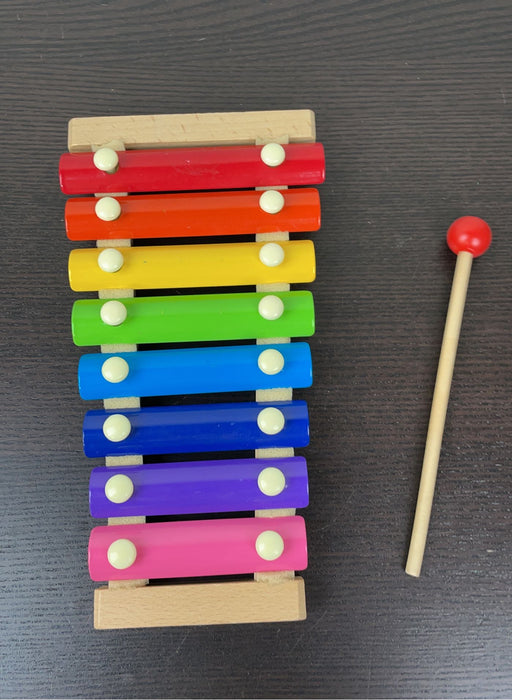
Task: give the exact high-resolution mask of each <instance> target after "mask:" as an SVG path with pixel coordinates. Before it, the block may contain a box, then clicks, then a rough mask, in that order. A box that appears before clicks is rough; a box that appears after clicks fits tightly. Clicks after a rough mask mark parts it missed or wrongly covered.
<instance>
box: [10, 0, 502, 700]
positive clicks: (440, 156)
mask: <svg viewBox="0 0 512 700" xmlns="http://www.w3.org/2000/svg"><path fill="white" fill-rule="evenodd" d="M511 30H512V5H511V3H510V0H499V1H496V0H494V1H490V2H481V1H480V0H467V1H462V0H459V1H458V2H456V1H454V0H438V1H437V2H432V0H360V1H359V2H356V1H354V0H325V1H322V0H320V1H318V2H312V1H311V0H287V1H286V2H285V1H284V0H283V1H279V0H276V1H274V2H271V1H267V2H265V1H263V0H261V1H260V0H252V1H251V2H248V1H247V0H239V1H237V2H235V1H234V0H217V1H215V0H193V1H190V2H189V1H187V0H181V1H176V2H172V1H171V2H164V1H163V0H152V1H150V0H124V1H123V0H119V1H117V2H114V1H109V0H105V2H99V0H94V1H93V0H90V1H89V2H73V1H70V2H63V1H62V0H41V1H40V2H36V1H35V0H18V1H16V2H14V1H13V0H3V2H2V3H1V5H0V33H1V42H0V56H1V64H0V66H1V68H0V70H1V79H2V83H1V85H2V87H1V101H0V114H1V117H2V132H3V133H2V156H1V159H0V170H1V176H0V184H1V188H2V206H1V208H0V218H1V232H2V236H1V238H2V240H1V251H2V252H1V255H2V282H3V284H2V302H1V306H0V314H1V316H2V334H1V336H0V339H1V340H0V342H1V346H2V362H1V365H0V366H1V390H2V399H3V400H2V429H1V432H0V445H1V460H0V461H1V468H0V482H1V499H2V500H1V504H2V505H1V513H2V525H1V534H0V539H1V556H0V585H1V596H0V605H1V618H0V644H1V665H0V676H1V677H0V694H1V697H4V698H8V697H16V698H17V697H20V698H28V697H31V698H41V697H43V698H57V697H68V698H78V697H97V698H136V697H140V698H180V697H185V698H203V697H213V698H217V697H229V698H251V697H254V698H259V697H261V698H266V697H283V698H293V697H297V698H299V697H300V698H303V697H304V698H307V697H315V698H316V697H334V698H347V697H354V698H356V697H357V698H364V697H368V698H380V697H397V698H405V697H407V698H434V697H439V698H446V697H457V698H458V697H461V698H473V697H485V698H507V697H508V698H509V697H512V665H511V664H512V659H511V655H512V638H511V634H510V629H511V624H512V595H511V555H512V546H511V542H512V537H511V532H512V530H511V526H512V515H511V513H512V511H511V486H512V477H511V474H512V472H511V467H510V447H511V446H510V431H511V403H510V396H511V393H512V392H511V389H512V387H511V361H510V348H511V346H510V328H511V313H512V309H511V288H510V276H511V274H510V273H511V253H512V237H511V233H510V229H511V224H512V204H511V203H512V178H511V172H512V168H511V159H512V139H511V123H510V118H511V110H510V106H511V104H512V81H511V67H512V62H511V50H512V43H511V42H512V33H511ZM300 107H310V108H312V109H314V110H315V112H316V115H317V124H318V139H319V140H321V141H322V142H323V143H324V144H325V148H326V153H327V180H326V183H325V185H324V186H322V188H321V197H322V205H323V226H322V230H321V231H320V232H319V233H318V234H315V236H314V238H315V242H316V251H317V257H318V279H317V281H316V282H315V283H314V284H313V285H311V289H312V291H313V292H314V295H315V300H316V309H317V319H318V323H317V333H316V335H315V336H314V337H313V339H312V341H311V346H312V350H313V353H314V368H315V382H314V386H313V387H312V388H311V389H308V390H305V391H300V392H297V394H296V395H297V396H299V397H301V398H302V397H303V398H306V399H307V400H308V402H309V407H310V414H311V435H312V438H311V445H310V446H309V447H308V448H307V449H306V450H304V451H303V452H302V453H303V454H305V455H306V456H307V458H308V462H309V468H310V482H311V483H310V490H311V503H310V506H309V508H308V509H307V510H305V511H304V516H305V519H306V524H307V528H308V536H309V551H310V563H309V568H308V570H307V571H306V572H305V579H306V586H307V601H308V619H307V621H306V622H304V623H295V624H268V625H256V626H239V627H210V628H189V629H181V628H180V629H156V630H132V631H117V632H96V631H94V630H93V629H92V592H93V588H94V584H93V583H92V582H90V580H89V576H88V572H87V562H86V547H87V540H88V536H89V531H90V529H91V527H92V526H93V524H94V523H93V521H92V519H91V518H90V517H89V515H88V502H87V484H88V477H89V471H90V469H91V466H93V464H92V462H94V465H95V464H97V463H99V461H94V460H93V461H90V460H89V461H88V460H87V459H86V458H85V457H84V456H83V454H82V453H81V444H80V441H81V421H82V417H83V413H84V411H85V410H86V405H85V404H84V402H82V401H81V400H80V398H79V396H78V392H77V387H76V364H77V361H78V358H79V355H80V351H79V350H78V349H77V348H75V347H74V346H73V343H72V340H71V333H70V327H69V313H70V308H71V304H72V301H73V299H74V298H75V296H76V295H74V294H73V293H72V292H71V291H70V290H69V289H68V283H67V272H66V266H67V256H68V252H69V250H70V248H71V244H70V242H69V241H68V240H67V239H66V236H65V233H64V226H63V207H64V201H65V198H64V197H63V196H62V195H61V194H60V192H59V187H58V180H57V163H58V158H59V155H60V153H61V152H62V151H64V150H65V149H66V134H67V122H68V120H69V119H70V118H71V117H75V116H90V115H110V114H111V115H116V114H139V113H148V114H151V113H173V112H208V111H236V110H257V109H289V108H300ZM464 214H475V215H479V216H482V217H483V218H485V219H487V220H488V222H489V223H490V225H491V226H492V228H493V232H494V236H495V239H494V243H493V247H492V249H491V250H490V252H489V253H487V254H486V255H485V256H484V257H482V258H481V259H479V260H478V261H476V263H475V265H474V268H473V273H472V279H471V282H470V288H469V295H468V302H467V307H466V312H465V317H464V323H463V330H462V338H461V343H460V346H459V355H458V359H457V366H456V370H455V376H454V383H453V389H452V396H451V402H450V406H449V412H448V420H447V426H446V433H445V439H444V445H443V451H442V457H441V465H440V472H439V480H438V488H437V491H436V498H435V505H434V511H433V517H432V522H431V529H430V536H429V541H428V548H427V554H426V559H425V564H424V572H423V575H422V576H421V578H420V579H418V580H416V579H412V578H409V577H407V576H406V575H405V573H404V562H405V557H406V553H407V547H408V540H409V535H410V529H411V524H412V517H413V511H414V505H415V499H416V492H417V487H418V481H419V474H420V468H421V460H422V454H423V448H424V439H425V433H426V426H427V421H428V414H429V409H430V401H431V396H432V389H433V384H434V376H435V370H436V366H437V358H438V353H439V347H440V341H441V335H442V330H443V324H444V316H445V311H446V306H447V302H448V295H449V289H450V284H451V277H452V273H453V269H454V263H455V259H454V256H453V254H452V253H451V252H450V251H449V250H448V248H447V247H446V244H445V240H444V237H445V231H446V229H447V227H448V225H449V224H450V223H451V222H452V220H453V219H455V218H456V217H458V216H461V215H464Z"/></svg>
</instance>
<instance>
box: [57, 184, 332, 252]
mask: <svg viewBox="0 0 512 700" xmlns="http://www.w3.org/2000/svg"><path fill="white" fill-rule="evenodd" d="M261 194H262V193H261V192H260V191H256V190H248V191H246V190H238V191H237V190H235V191H221V192H194V193H185V194H151V195H132V196H127V197H115V199H116V200H117V201H118V202H119V204H120V208H121V213H120V215H119V217H118V218H117V219H115V220H114V221H104V220H102V219H100V218H99V217H98V216H97V214H96V209H95V207H96V205H98V202H100V201H101V200H99V199H98V198H96V197H80V198H78V199H69V200H68V201H67V203H66V209H65V215H64V216H65V221H66V232H67V235H68V238H70V239H71V240H73V241H89V240H101V239H122V238H175V237H180V236H228V235H236V234H246V233H247V234H255V233H266V232H274V231H317V230H318V229H319V228H320V198H319V195H318V190H316V189H313V188H300V189H289V190H281V194H282V195H283V197H284V200H285V201H284V206H283V208H282V209H281V211H279V212H278V213H277V214H268V213H267V212H265V211H263V209H261V207H260V206H259V199H260V196H261ZM99 206H101V205H99Z"/></svg>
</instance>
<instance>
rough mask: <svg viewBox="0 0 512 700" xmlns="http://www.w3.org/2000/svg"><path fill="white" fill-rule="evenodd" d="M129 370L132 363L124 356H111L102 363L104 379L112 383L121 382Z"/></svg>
mask: <svg viewBox="0 0 512 700" xmlns="http://www.w3.org/2000/svg"><path fill="white" fill-rule="evenodd" d="M129 372H130V365H129V364H128V362H126V360H125V359H124V358H123V357H109V358H108V359H107V360H105V362H104V363H103V364H102V365H101V374H102V377H103V379H105V381H107V382H110V383H111V384H119V382H122V381H123V380H125V379H126V377H127V376H128V374H129Z"/></svg>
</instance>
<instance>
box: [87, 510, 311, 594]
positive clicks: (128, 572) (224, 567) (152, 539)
mask: <svg viewBox="0 0 512 700" xmlns="http://www.w3.org/2000/svg"><path fill="white" fill-rule="evenodd" d="M265 530H274V531H275V532H277V533H279V534H280V535H281V537H282V538H283V541H284V551H283V553H282V554H281V556H280V557H278V558H277V559H275V560H273V561H266V560H265V559H262V558H261V557H260V556H259V555H258V553H257V552H256V548H255V542H256V539H257V537H258V535H259V534H260V533H262V532H264V531H265ZM119 539H127V540H130V541H131V542H132V543H133V544H134V545H135V548H136V550H137V556H136V559H135V562H134V563H133V564H132V565H131V566H129V567H128V568H126V569H116V568H114V567H113V566H111V564H110V563H109V561H108V559H107V551H108V548H109V547H110V545H111V544H112V543H113V542H115V541H116V540H119ZM306 566H307V543H306V529H305V525H304V520H303V518H301V517H298V516H292V517H283V518H229V519H225V520H191V521H187V522H170V523H146V524H142V525H109V526H103V527H96V528H94V529H93V530H92V532H91V536H90V539H89V572H90V575H91V578H92V579H93V581H115V580H122V579H143V578H150V579H156V578H187V577H189V576H221V575H227V574H250V573H254V572H255V571H300V570H302V569H305V568H306Z"/></svg>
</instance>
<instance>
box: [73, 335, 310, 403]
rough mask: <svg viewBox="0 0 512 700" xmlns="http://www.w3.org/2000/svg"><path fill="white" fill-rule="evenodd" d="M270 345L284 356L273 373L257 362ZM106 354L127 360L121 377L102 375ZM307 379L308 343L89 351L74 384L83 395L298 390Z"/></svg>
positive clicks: (307, 383)
mask: <svg viewBox="0 0 512 700" xmlns="http://www.w3.org/2000/svg"><path fill="white" fill-rule="evenodd" d="M269 348H272V349H275V350H278V351H279V352H280V353H281V354H282V355H283V357H284V367H283V369H282V370H281V371H280V372H279V373H278V374H265V373H264V372H262V371H261V370H260V369H259V367H258V357H259V355H260V354H261V353H262V352H263V351H264V350H267V349H269ZM109 357H122V358H123V359H124V360H126V362H127V363H128V365H129V373H128V376H127V377H126V379H124V380H123V381H122V382H119V383H111V382H108V381H107V380H106V379H104V378H103V376H102V374H101V367H102V365H103V363H104V362H105V360H107V359H108V358H109ZM311 383H312V367H311V352H310V349H309V345H308V344H307V343H282V344H276V345H239V346H228V347H207V348H185V349H175V350H140V351H137V352H121V353H115V354H107V353H93V354H90V355H82V357H81V358H80V362H79V364H78V388H79V391H80V396H81V397H82V398H83V399H113V398H122V397H125V396H170V395H174V394H207V393H217V392H223V391H256V390H257V389H276V388H280V387H291V388H293V389H298V388H303V387H308V386H311Z"/></svg>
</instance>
